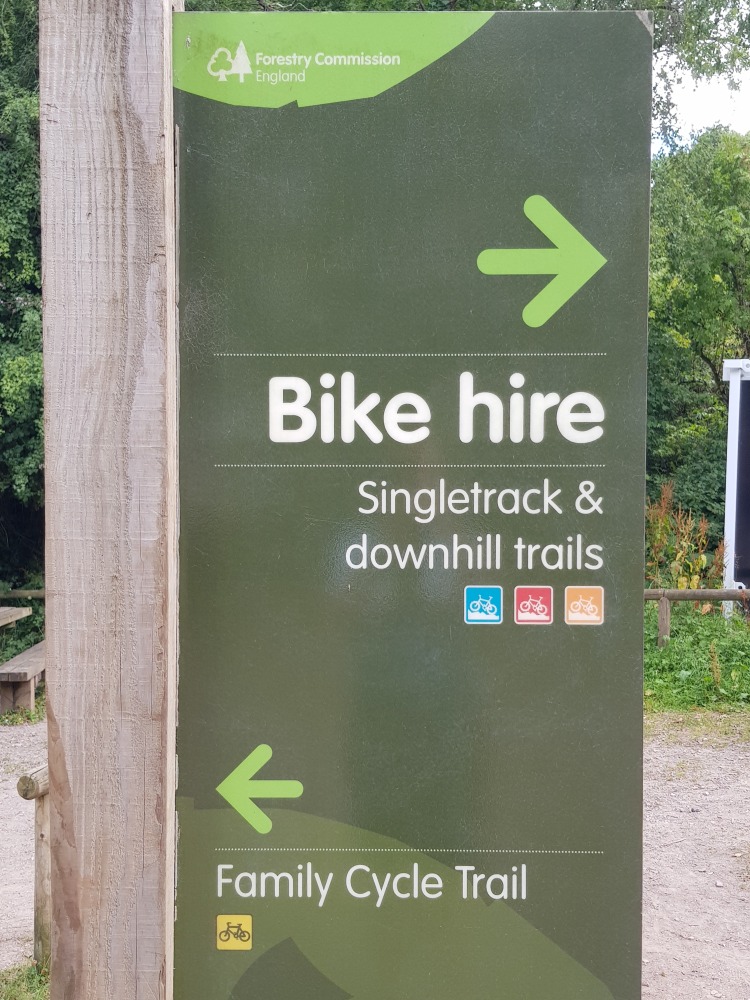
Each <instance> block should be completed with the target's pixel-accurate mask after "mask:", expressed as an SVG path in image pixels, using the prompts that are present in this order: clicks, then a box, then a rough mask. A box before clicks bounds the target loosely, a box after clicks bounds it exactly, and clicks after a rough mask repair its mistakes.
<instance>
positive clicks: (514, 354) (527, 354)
mask: <svg viewBox="0 0 750 1000" xmlns="http://www.w3.org/2000/svg"><path fill="white" fill-rule="evenodd" d="M214 357H215V358H606V357H607V352H606V351H484V352H481V353H480V352H476V351H455V352H454V353H432V354H427V353H416V352H414V353H404V352H400V353H396V352H385V351H376V352H372V353H369V354H364V353H336V352H332V351H330V352H320V353H317V354H313V353H301V352H300V353H296V352H295V353H291V352H290V353H286V354H280V353H271V352H265V351H263V352H261V351H253V352H244V351H239V352H237V353H232V352H230V351H215V352H214Z"/></svg>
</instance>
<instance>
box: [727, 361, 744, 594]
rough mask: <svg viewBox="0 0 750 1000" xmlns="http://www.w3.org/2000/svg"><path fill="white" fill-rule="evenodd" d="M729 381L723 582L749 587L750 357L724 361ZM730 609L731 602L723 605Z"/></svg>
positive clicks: (734, 586) (731, 587)
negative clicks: (749, 359)
mask: <svg viewBox="0 0 750 1000" xmlns="http://www.w3.org/2000/svg"><path fill="white" fill-rule="evenodd" d="M724 381H725V382H729V412H728V420H727V475H726V505H725V510H724V542H725V550H724V586H725V587H726V588H727V589H729V590H734V589H735V588H736V587H750V361H747V360H733V361H725V362H724ZM725 607H726V608H727V613H728V614H729V613H731V605H725Z"/></svg>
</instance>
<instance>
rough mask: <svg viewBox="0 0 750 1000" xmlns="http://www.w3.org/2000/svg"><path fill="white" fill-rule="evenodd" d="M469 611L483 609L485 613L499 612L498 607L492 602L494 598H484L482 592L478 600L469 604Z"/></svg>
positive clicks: (494, 613) (493, 613)
mask: <svg viewBox="0 0 750 1000" xmlns="http://www.w3.org/2000/svg"><path fill="white" fill-rule="evenodd" d="M469 611H473V612H474V613H476V612H477V611H482V612H484V614H485V615H496V614H497V608H496V607H495V605H494V604H493V603H492V599H491V598H489V597H488V598H487V599H486V600H483V599H482V595H481V594H480V595H479V597H478V598H477V599H476V601H472V602H471V604H470V605H469Z"/></svg>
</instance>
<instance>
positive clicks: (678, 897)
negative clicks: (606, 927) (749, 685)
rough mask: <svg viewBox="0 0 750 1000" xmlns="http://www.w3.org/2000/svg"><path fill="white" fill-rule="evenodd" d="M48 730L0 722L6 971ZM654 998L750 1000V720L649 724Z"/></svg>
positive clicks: (22, 917) (1, 924) (25, 939)
mask: <svg viewBox="0 0 750 1000" xmlns="http://www.w3.org/2000/svg"><path fill="white" fill-rule="evenodd" d="M45 741H46V731H45V726H44V724H43V723H42V724H38V725H34V726H13V727H2V726H0V839H1V841H2V844H3V848H4V849H3V851H2V853H0V968H5V967H6V966H8V965H11V964H13V963H15V962H18V961H20V960H21V959H22V958H24V957H26V956H28V955H29V954H30V953H31V947H32V938H31V932H32V924H33V863H34V860H33V842H34V838H33V825H34V806H33V803H31V802H24V801H23V799H21V798H20V797H19V796H18V793H17V792H16V781H17V780H18V777H19V775H20V774H21V773H22V772H23V771H24V770H27V769H29V768H32V767H34V766H35V765H37V764H39V763H41V762H42V761H43V759H44V755H45ZM644 794H645V869H644V901H643V914H644V927H643V938H644V940H643V944H644V964H643V998H644V1000H711V998H724V1000H750V713H747V714H745V715H743V716H717V715H706V714H702V715H700V716H695V715H685V716H654V717H650V718H648V719H647V723H646V750H645V789H644Z"/></svg>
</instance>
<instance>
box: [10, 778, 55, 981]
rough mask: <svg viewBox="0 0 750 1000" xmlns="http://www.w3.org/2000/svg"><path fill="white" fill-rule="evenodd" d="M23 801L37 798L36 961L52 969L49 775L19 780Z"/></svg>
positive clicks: (35, 844) (35, 856) (19, 792)
mask: <svg viewBox="0 0 750 1000" xmlns="http://www.w3.org/2000/svg"><path fill="white" fill-rule="evenodd" d="M17 787H18V794H19V795H20V796H21V798H22V799H34V802H35V813H34V960H35V961H36V962H37V964H38V965H39V966H43V967H44V968H47V969H48V968H49V964H50V928H51V925H52V900H51V889H50V867H51V865H50V840H49V772H48V770H47V765H46V764H45V765H44V766H43V767H38V768H37V769H36V770H35V771H31V772H30V773H29V774H23V775H21V777H20V778H19V779H18V786H17Z"/></svg>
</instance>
